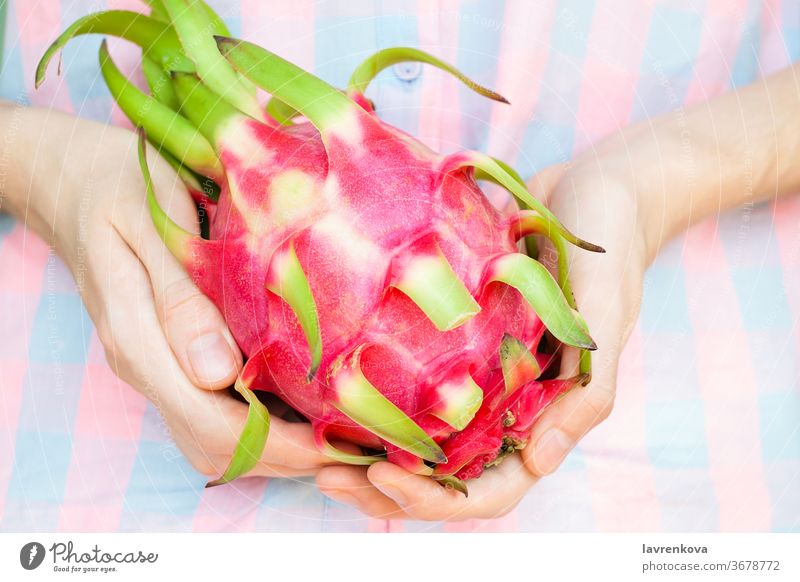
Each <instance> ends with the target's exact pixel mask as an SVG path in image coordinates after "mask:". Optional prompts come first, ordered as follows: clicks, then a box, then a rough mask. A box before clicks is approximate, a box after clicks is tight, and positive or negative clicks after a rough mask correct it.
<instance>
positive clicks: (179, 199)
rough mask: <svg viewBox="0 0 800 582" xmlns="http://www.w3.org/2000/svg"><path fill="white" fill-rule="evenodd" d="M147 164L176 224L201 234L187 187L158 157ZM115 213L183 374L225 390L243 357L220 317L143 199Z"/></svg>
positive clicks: (200, 382)
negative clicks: (175, 254)
mask: <svg viewBox="0 0 800 582" xmlns="http://www.w3.org/2000/svg"><path fill="white" fill-rule="evenodd" d="M149 163H150V164H151V167H152V178H153V185H154V188H155V191H156V194H157V196H158V198H159V203H160V204H161V205H162V207H163V208H164V210H165V211H166V212H167V213H168V214H169V215H170V216H171V217H172V219H173V220H175V221H176V222H178V223H179V224H180V225H181V226H183V227H184V228H186V229H187V230H191V231H194V232H197V228H198V225H197V212H196V210H195V207H194V203H193V202H192V200H191V198H190V196H189V194H188V192H187V190H186V188H185V187H184V185H183V184H182V183H181V182H180V180H179V179H178V178H177V176H176V175H175V173H174V172H172V170H171V168H169V167H168V166H167V164H166V162H164V160H162V159H161V158H159V157H158V156H157V155H151V156H150V157H149ZM142 191H144V185H143V184H142ZM116 210H117V212H116V213H115V216H114V218H117V217H118V218H119V220H114V223H115V225H118V226H117V228H118V230H119V231H120V233H121V234H122V236H123V237H124V239H125V240H126V242H127V243H128V244H129V245H130V246H131V248H132V249H133V250H134V252H135V253H136V254H137V255H138V256H139V258H140V260H141V261H142V263H143V264H144V266H145V268H146V269H147V272H148V273H149V275H150V279H151V281H152V288H153V297H154V299H155V303H156V312H157V314H158V316H159V320H160V321H161V325H162V327H163V328H164V331H165V334H166V336H167V341H168V342H169V344H170V347H171V348H172V351H173V352H174V353H175V356H176V357H177V358H178V361H179V362H180V364H181V367H182V368H183V370H184V372H185V373H186V375H187V376H188V377H189V379H190V380H191V381H192V383H193V384H195V385H197V386H200V387H203V388H207V389H211V390H215V389H221V388H227V387H228V386H230V385H231V384H232V383H233V382H234V381H235V379H236V375H237V373H238V372H239V370H240V368H241V366H242V355H241V352H240V351H239V347H238V346H237V344H236V342H235V341H234V339H233V336H232V335H231V333H230V331H229V330H228V326H227V325H226V323H225V321H224V319H223V317H222V314H221V313H220V312H219V310H218V309H217V308H216V306H215V305H214V304H213V303H212V301H211V300H210V299H209V298H208V297H207V296H206V295H204V294H203V293H202V292H201V291H200V290H199V289H198V288H197V287H196V286H195V284H194V283H193V282H192V280H191V278H190V276H189V274H187V271H186V269H185V268H184V266H183V265H181V264H180V263H179V262H178V261H177V260H176V259H175V258H174V257H173V256H172V255H171V254H170V252H169V251H168V249H167V248H166V246H165V245H164V244H163V242H162V241H161V239H160V238H159V236H158V235H157V233H156V230H155V228H154V227H153V224H152V221H151V219H150V216H149V211H148V210H147V205H146V202H145V198H144V196H141V197H140V198H139V199H136V200H133V199H131V202H130V203H128V204H121V205H120V207H119V208H118V209H116ZM134 216H136V219H134V218H133V217H134Z"/></svg>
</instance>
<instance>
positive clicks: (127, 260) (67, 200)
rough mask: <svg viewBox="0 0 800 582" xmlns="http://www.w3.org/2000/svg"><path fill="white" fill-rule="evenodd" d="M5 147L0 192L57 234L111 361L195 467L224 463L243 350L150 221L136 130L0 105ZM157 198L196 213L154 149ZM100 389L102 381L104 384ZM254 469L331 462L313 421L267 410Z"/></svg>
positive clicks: (236, 410) (177, 214)
mask: <svg viewBox="0 0 800 582" xmlns="http://www.w3.org/2000/svg"><path fill="white" fill-rule="evenodd" d="M0 129H3V130H4V131H3V132H0V133H3V134H4V135H6V136H7V139H6V141H5V143H4V144H3V145H4V149H5V150H6V151H4V152H3V155H5V156H8V158H6V159H11V160H13V163H12V164H11V167H12V168H13V171H12V172H11V173H10V175H9V176H8V177H7V178H8V179H7V180H6V183H5V186H4V191H3V192H2V198H0V201H3V199H5V200H4V204H3V206H2V209H3V210H6V209H7V208H6V207H8V209H10V210H11V212H12V213H13V214H15V215H16V216H17V217H18V218H19V219H20V220H22V221H24V222H25V223H26V225H27V226H28V227H29V228H32V229H33V230H35V231H36V232H37V233H38V234H39V235H40V236H42V237H43V238H44V239H45V241H47V242H48V243H49V244H52V245H53V246H54V247H55V249H56V252H58V254H59V255H60V256H61V258H62V259H63V260H64V261H65V263H66V264H67V266H68V267H69V268H70V270H71V271H72V274H73V276H74V277H75V280H76V283H77V286H78V289H79V291H80V293H81V296H82V298H83V301H84V304H85V305H86V308H87V310H88V312H89V315H90V316H91V318H92V320H93V321H94V324H95V326H96V328H97V333H98V336H99V338H100V341H101V342H102V344H103V346H104V348H105V351H106V356H107V359H108V363H109V365H110V366H111V367H112V368H113V370H114V371H115V372H116V374H117V375H118V376H119V377H120V378H122V379H123V380H124V381H125V382H127V383H128V384H130V385H131V386H133V387H134V388H135V389H136V390H137V391H139V392H141V393H142V394H143V395H145V396H146V397H147V398H148V399H149V400H150V401H151V402H153V404H155V406H156V407H157V408H158V410H159V411H160V413H161V415H162V416H163V418H164V421H165V422H166V424H167V426H168V428H169V430H170V432H171V434H172V437H173V439H174V440H175V442H176V444H177V445H178V447H179V448H180V449H181V451H182V452H183V454H184V455H185V456H186V457H187V459H188V460H189V461H190V463H191V464H192V465H193V466H194V467H195V468H196V469H197V470H198V471H200V472H201V473H203V474H205V475H208V476H212V477H217V476H219V475H220V474H222V472H223V471H224V470H225V468H226V467H227V465H228V462H229V461H230V459H231V455H232V453H233V451H234V448H235V446H236V443H237V441H238V438H239V434H240V433H241V430H242V427H243V426H244V422H245V419H246V417H247V410H248V409H247V405H246V404H243V403H242V402H240V401H238V400H236V399H234V398H233V397H231V396H230V395H229V394H228V393H227V391H225V390H221V389H224V388H227V387H229V386H230V385H231V384H233V382H234V381H235V379H236V376H237V374H238V372H239V370H240V368H241V366H242V355H241V353H240V351H239V348H238V346H237V345H236V342H235V341H234V340H233V337H232V336H231V334H230V331H229V330H228V328H227V326H226V324H225V321H224V319H223V317H222V315H221V314H220V312H219V311H218V310H217V308H216V307H215V306H214V304H213V303H212V302H211V301H210V300H209V299H208V298H207V297H206V296H205V295H203V294H202V293H201V292H200V291H199V290H198V289H197V287H196V286H195V285H194V284H193V283H192V281H191V279H190V278H189V276H188V274H187V273H186V272H185V271H184V269H183V267H182V266H181V265H180V264H179V263H178V261H176V260H175V258H174V257H173V256H172V255H171V254H170V253H169V251H168V250H167V249H166V247H165V246H164V244H163V243H162V241H161V239H160V238H159V236H158V234H157V233H156V230H155V228H154V227H153V224H152V221H151V219H150V215H149V212H148V209H147V204H146V201H145V187H144V182H143V179H142V177H141V173H140V169H139V165H138V159H137V136H136V134H134V133H133V132H130V131H128V130H125V129H121V128H116V127H111V126H105V125H101V124H97V123H94V122H91V121H86V120H82V119H79V118H77V117H72V116H69V115H66V114H63V113H59V112H55V111H49V110H39V109H29V108H23V107H17V106H14V105H10V104H0ZM148 158H149V161H150V166H151V171H152V178H153V183H154V186H155V189H156V192H157V193H158V196H159V198H160V201H161V203H162V205H163V207H164V208H165V209H166V210H167V212H168V213H169V214H170V215H171V216H172V218H173V219H174V220H175V221H176V222H178V223H179V224H181V225H182V226H183V227H184V228H186V229H187V230H190V229H191V230H194V231H195V232H197V229H198V224H197V214H196V211H195V208H194V204H193V202H192V201H191V198H190V197H189V195H188V193H187V191H186V189H185V187H184V186H183V184H182V183H181V182H180V180H179V179H178V178H177V176H176V174H175V173H174V172H173V170H172V168H170V166H169V165H168V164H167V163H166V162H165V161H164V160H163V159H161V158H160V156H158V155H157V154H156V153H155V152H152V153H151V155H150V156H148ZM101 389H102V388H101ZM274 412H275V411H273V416H272V420H271V426H270V434H269V439H268V440H267V447H266V449H265V451H264V453H263V455H262V458H261V461H260V462H259V464H258V465H257V466H256V467H255V468H254V469H253V470H252V471H251V472H250V473H249V474H250V475H262V476H282V477H287V476H302V475H313V474H315V473H316V472H317V470H318V469H319V468H321V467H322V466H323V465H329V464H332V462H331V461H330V459H328V458H327V457H324V456H323V455H321V454H320V453H319V452H318V451H317V448H316V446H315V444H314V439H313V433H312V430H311V426H310V425H309V424H308V423H290V422H287V421H284V420H282V419H281V418H278V417H277V415H275V414H274Z"/></svg>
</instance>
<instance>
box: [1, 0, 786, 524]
mask: <svg viewBox="0 0 800 582" xmlns="http://www.w3.org/2000/svg"><path fill="white" fill-rule="evenodd" d="M0 1H2V0H0ZM211 4H212V5H213V6H214V7H215V8H217V9H218V10H219V11H220V13H221V14H222V15H223V16H224V17H225V19H226V21H227V22H228V24H229V25H230V26H231V28H232V30H233V32H234V34H236V35H240V36H243V37H245V38H248V39H252V40H255V41H257V42H259V43H263V44H265V45H266V46H268V47H270V48H271V49H272V50H274V51H276V52H278V53H279V54H282V55H284V56H286V57H288V58H290V59H292V60H294V61H296V62H297V63H298V64H300V65H302V66H304V67H307V68H310V69H312V70H314V71H316V73H318V74H319V75H321V76H322V77H323V78H325V79H326V80H328V81H331V82H333V83H336V84H338V85H342V84H343V83H344V82H345V80H346V78H347V76H348V74H349V72H350V71H351V70H352V69H353V67H354V66H355V65H356V64H357V63H358V62H359V61H360V60H361V59H363V58H364V57H366V56H367V55H369V54H370V53H372V52H373V51H375V50H376V49H380V48H384V47H389V46H396V45H410V46H416V47H420V48H422V49H425V50H428V51H430V52H432V53H434V54H436V55H439V56H441V57H442V58H444V59H446V60H448V61H451V62H454V63H456V64H457V66H458V67H459V68H461V69H462V70H464V71H465V72H466V73H467V74H468V75H470V76H471V77H472V78H474V79H475V80H477V81H478V82H480V83H482V84H485V85H487V86H489V87H493V88H496V89H498V90H499V91H500V92H501V93H503V94H504V95H506V96H507V97H508V98H509V100H510V101H511V103H512V104H513V105H512V106H511V107H508V106H502V105H499V104H495V103H492V102H489V101H486V100H484V99H481V98H480V97H478V96H476V95H474V94H472V93H471V92H470V91H469V90H468V89H466V88H464V87H462V86H460V85H459V84H458V83H457V82H456V81H454V80H453V79H449V78H447V77H446V76H445V75H443V74H440V73H439V72H438V71H435V70H431V69H428V68H424V69H421V68H418V67H416V66H398V67H395V68H394V69H392V70H388V71H385V72H384V73H382V74H381V75H380V77H379V78H378V80H377V82H376V83H375V84H374V86H373V87H371V89H370V96H371V97H373V98H374V100H375V102H376V103H377V104H378V111H379V113H380V115H381V116H382V117H383V118H384V119H386V120H388V121H390V122H391V123H393V124H396V125H398V126H400V127H402V128H404V129H406V130H407V131H410V132H411V133H414V134H416V135H419V136H421V137H422V138H423V139H425V141H427V142H428V143H429V144H430V145H432V146H433V147H435V148H438V149H441V150H453V149H456V148H471V149H481V150H488V151H489V152H490V153H491V154H493V155H497V156H500V157H502V158H504V159H507V160H509V161H511V162H513V163H514V164H515V166H516V167H517V168H518V169H519V170H520V172H521V173H522V174H523V175H524V176H526V177H530V176H532V175H533V174H534V173H535V172H536V171H537V170H539V169H541V168H543V167H546V166H548V165H550V164H553V163H556V162H561V161H565V160H569V159H570V158H571V157H573V156H574V155H576V154H577V153H579V152H581V151H583V150H585V149H586V148H590V147H591V146H592V144H593V143H594V142H596V141H597V140H598V139H600V138H602V137H603V136H605V135H607V134H608V133H610V132H612V131H614V130H616V129H618V128H620V127H623V126H625V125H627V124H629V123H631V122H633V121H636V120H639V119H643V118H646V117H648V116H653V115H658V114H662V113H667V112H676V111H679V110H680V108H681V107H683V106H685V105H689V104H693V103H698V102H701V101H703V100H705V99H708V98H710V97H713V96H714V95H718V94H720V93H722V92H724V91H726V90H729V89H730V88H732V87H735V86H738V85H741V84H744V83H747V82H748V81H751V80H752V79H754V78H756V77H759V76H761V75H765V74H768V73H770V72H772V71H775V70H778V69H780V68H782V67H785V66H787V65H788V64H789V63H791V62H793V61H794V60H796V59H797V58H798V56H800V5H799V4H798V3H797V2H796V1H795V0H761V1H759V0H536V1H527V0H505V1H502V0H434V1H427V0H426V1H422V0H417V1H413V0H412V1H403V0H382V1H380V2H378V1H376V2H368V1H358V2H352V1H346V0H322V1H319V0H317V1H314V0H271V1H269V2H263V1H262V0H239V1H236V0H216V1H215V0H212V1H211ZM104 7H108V8H130V9H135V10H141V8H142V6H141V5H140V4H139V3H138V2H136V1H135V0H107V1H106V2H103V1H98V0H92V1H91V2H89V1H88V0H86V1H81V0H60V1H59V0H11V1H10V3H9V4H8V6H7V9H8V14H7V23H6V26H7V29H6V35H5V51H4V56H3V69H2V76H1V77H0V96H2V97H3V98H5V99H8V100H15V101H18V102H20V103H30V104H33V105H39V106H53V107H57V108H59V109H63V110H66V111H70V112H73V113H75V114H77V115H81V116H84V117H88V118H93V119H97V120H100V121H103V122H113V123H119V124H124V123H125V121H124V116H122V115H121V113H120V112H119V111H118V110H117V109H116V108H115V107H114V106H113V105H112V102H111V100H110V98H109V95H108V93H107V91H106V90H105V88H104V85H103V83H102V80H101V79H100V77H99V75H98V71H97V65H96V54H97V48H98V45H99V42H100V39H99V38H96V37H94V38H82V39H79V40H77V41H75V42H73V43H72V44H71V45H70V46H69V47H68V48H67V49H66V50H65V51H64V57H63V77H62V79H61V80H60V81H59V80H56V79H55V78H52V79H50V80H49V81H48V82H47V83H46V84H45V86H44V87H43V88H42V89H41V90H40V91H37V92H33V87H32V82H33V71H34V67H35V64H36V62H37V60H38V59H39V57H40V56H41V54H42V52H43V50H44V48H45V47H46V46H47V44H48V43H49V42H50V41H52V39H53V38H55V36H56V35H57V34H58V33H59V32H60V31H61V30H63V29H64V28H65V27H66V26H67V25H68V24H70V23H71V22H72V21H73V20H74V19H76V18H77V17H79V16H81V15H83V14H85V13H88V12H90V11H94V10H97V9H101V8H104ZM112 51H113V52H114V54H115V56H116V57H117V58H118V59H119V61H120V62H121V63H122V64H123V65H124V68H125V70H127V71H129V72H131V73H132V74H134V75H136V76H137V77H136V78H140V77H139V76H138V75H139V73H138V72H136V71H135V66H136V65H135V63H136V56H137V55H136V50H135V49H131V48H130V47H127V46H125V45H124V43H122V42H114V43H113V44H112ZM5 168H6V171H8V169H9V168H10V169H11V171H13V161H12V162H11V164H10V165H5ZM110 194H111V193H110ZM799 319H800V198H797V197H794V198H789V199H786V200H784V201H781V202H780V203H777V204H767V205H762V206H756V207H752V206H749V207H745V208H742V209H739V210H736V211H733V212H729V213H726V214H724V215H722V216H719V217H715V218H712V219H709V220H707V221H705V222H703V223H702V224H699V225H698V226H697V227H695V228H693V229H692V230H691V231H689V232H688V233H686V234H685V235H683V236H681V237H680V238H678V239H677V240H675V241H673V242H672V243H671V244H670V245H669V246H668V247H667V248H665V249H664V251H663V252H662V253H661V255H660V256H659V257H658V259H657V260H656V262H655V264H654V265H653V266H652V268H651V269H650V270H649V272H648V274H647V278H646V285H645V296H644V303H643V306H642V314H641V318H640V320H639V322H638V325H637V326H636V329H635V331H634V333H633V336H632V338H631V340H630V342H629V345H628V347H627V349H626V351H625V353H624V356H623V358H622V364H621V370H620V378H619V395H618V399H617V406H616V408H615V411H614V413H613V414H612V416H611V418H610V419H609V420H608V421H606V422H605V423H604V424H603V425H602V426H601V427H599V428H598V429H597V430H595V431H594V432H593V433H591V434H590V435H589V436H587V437H586V439H585V440H584V441H583V442H582V443H581V444H580V445H579V447H578V449H577V450H576V451H575V452H574V453H573V454H572V455H571V456H570V457H569V458H568V460H567V461H566V462H565V464H564V465H563V466H562V468H561V469H560V470H559V471H558V473H557V474H555V475H553V476H551V477H549V478H546V479H544V480H542V481H541V482H540V483H539V484H538V486H537V487H536V488H535V489H534V490H532V491H531V492H530V494H529V495H528V496H527V497H526V499H525V500H524V501H523V502H522V503H521V505H520V506H519V507H518V508H517V509H516V510H515V511H514V512H512V513H511V514H510V515H508V516H506V517H504V518H502V519H499V520H490V521H477V520H474V521H468V522H464V523H458V524H436V523H434V524H431V523H422V522H405V523H403V522H386V521H381V520H374V519H368V518H366V517H364V516H363V515H361V514H359V513H358V512H357V511H355V510H352V509H350V508H348V507H345V506H343V505H340V504H337V503H335V502H332V501H329V500H327V499H326V498H325V497H324V496H322V495H321V494H320V493H319V492H318V491H317V490H316V489H315V487H314V484H313V481H312V480H308V479H300V480H278V479H273V480H269V481H267V480H258V479H251V480H242V481H239V482H236V483H235V484H234V485H232V486H228V487H220V488H215V489H208V490H206V489H204V488H203V485H204V482H205V480H204V478H203V477H202V476H201V475H199V474H197V473H196V472H194V470H193V469H192V468H191V467H190V466H189V465H188V463H187V462H186V461H185V460H184V459H183V458H182V457H181V456H180V454H179V453H178V451H177V449H176V448H175V446H174V445H173V444H172V442H171V441H170V438H169V435H168V434H167V433H166V430H165V428H164V425H163V423H162V422H161V421H160V419H159V417H158V414H157V412H156V410H155V408H154V407H153V406H152V405H150V404H149V403H148V402H147V401H146V400H144V399H143V398H142V397H141V396H139V395H138V394H137V393H135V392H134V391H133V390H132V389H131V388H130V387H128V386H126V385H124V384H123V383H122V382H121V381H119V380H117V379H116V378H115V377H114V375H113V374H112V373H111V372H110V370H109V368H108V367H107V366H106V363H105V360H104V356H103V350H102V347H101V346H100V344H99V342H98V339H97V336H96V334H95V333H94V331H93V328H92V324H91V321H90V319H89V318H88V316H87V314H86V310H85V309H84V307H83V306H82V304H81V300H80V297H79V296H78V294H77V292H76V289H75V285H74V283H73V281H72V279H71V277H70V275H69V273H68V271H67V269H66V268H65V267H64V266H63V264H62V263H61V262H60V260H59V259H58V258H57V257H56V256H55V255H54V254H53V252H52V251H51V250H50V249H49V248H48V247H47V245H46V244H45V243H43V242H42V241H41V240H39V239H38V238H37V237H36V236H35V235H33V234H31V233H30V232H28V231H26V230H25V228H24V227H23V225H22V224H20V223H19V222H14V221H13V220H12V219H11V218H10V217H9V216H7V215H0V337H2V338H3V339H2V341H0V529H1V530H4V531H24V530H40V531H55V530H58V531H86V530H89V531H93V530H102V531H547V532H550V531H800V364H798V362H800V357H799V356H800V326H798V320H799Z"/></svg>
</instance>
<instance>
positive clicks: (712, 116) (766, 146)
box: [584, 65, 800, 260]
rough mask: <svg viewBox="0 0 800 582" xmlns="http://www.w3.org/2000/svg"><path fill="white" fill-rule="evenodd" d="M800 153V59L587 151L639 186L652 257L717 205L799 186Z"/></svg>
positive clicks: (591, 162) (599, 164)
mask: <svg viewBox="0 0 800 582" xmlns="http://www.w3.org/2000/svg"><path fill="white" fill-rule="evenodd" d="M798 160H800V66H798V65H795V66H794V67H792V68H789V69H786V70H784V71H782V72H781V73H778V74H776V75H773V76H771V77H768V78H766V79H761V80H759V81H757V82H755V83H753V84H751V85H748V86H746V87H743V88H741V89H739V90H738V91H735V92H731V93H728V94H726V95H723V96H721V97H718V98H715V99H712V100H710V101H707V102H705V103H702V104H700V105H697V106H695V107H692V108H690V109H687V110H681V111H677V112H674V113H670V114H667V115H664V116H661V117H658V118H654V119H651V120H647V121H645V122H642V123H639V124H637V125H635V126H632V127H631V128H629V129H626V130H625V131H623V132H621V133H619V134H617V135H615V136H613V137H611V138H609V139H607V140H605V141H603V142H601V143H600V144H599V145H598V147H597V148H596V149H595V150H593V151H592V152H590V153H589V154H587V155H586V156H584V162H586V165H587V166H588V167H592V168H593V171H597V170H599V171H600V172H601V173H602V176H603V177H604V179H605V178H608V179H609V180H612V181H618V180H622V181H624V182H626V183H628V184H630V185H632V187H633V189H634V191H635V192H636V203H637V205H638V209H637V219H638V220H639V221H640V222H641V227H642V229H643V232H644V233H645V237H644V238H645V240H646V246H647V251H646V255H647V257H648V260H651V259H652V258H653V257H654V256H655V255H656V253H657V252H658V250H659V248H660V247H661V246H662V245H663V243H664V242H666V241H667V240H668V239H669V238H671V237H672V236H674V235H675V234H677V233H678V232H680V231H682V230H684V229H686V228H688V227H689V226H691V225H692V224H693V223H695V222H697V221H699V220H701V219H703V218H705V217H707V216H709V215H711V214H713V213H715V212H719V211H723V210H726V209H729V208H733V207H736V206H740V205H742V204H746V203H757V202H761V201H765V200H769V199H773V198H776V197H778V196H781V195H784V194H787V193H792V192H797V191H800V162H799V161H798ZM594 175H595V176H597V175H598V174H594Z"/></svg>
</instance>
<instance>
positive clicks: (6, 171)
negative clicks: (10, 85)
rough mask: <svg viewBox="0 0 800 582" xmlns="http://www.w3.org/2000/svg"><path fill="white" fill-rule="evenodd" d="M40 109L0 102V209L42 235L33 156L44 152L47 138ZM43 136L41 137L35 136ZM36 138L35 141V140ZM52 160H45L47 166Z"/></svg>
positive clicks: (39, 186)
mask: <svg viewBox="0 0 800 582" xmlns="http://www.w3.org/2000/svg"><path fill="white" fill-rule="evenodd" d="M41 117H42V112H41V111H40V110H36V109H32V108H29V107H25V106H22V105H20V104H19V103H13V102H0V135H3V136H4V137H3V140H2V143H0V211H2V212H8V213H10V214H11V215H12V216H14V217H16V218H17V219H18V220H20V221H23V222H24V223H25V224H26V226H28V227H30V228H31V229H33V230H35V231H36V232H37V233H38V234H39V235H40V236H43V237H45V235H46V233H45V230H46V222H45V221H44V219H43V212H42V209H41V208H40V206H41V201H42V200H43V194H44V192H43V186H44V184H43V179H42V178H43V177H42V176H37V175H36V172H35V171H34V170H35V164H36V158H37V157H41V156H42V155H44V156H46V157H48V158H49V157H50V156H49V154H47V149H48V147H49V146H47V145H46V144H48V143H49V141H50V140H48V139H46V138H45V136H44V135H43V134H42V132H41V130H40V129H41V127H43V123H42V120H41ZM39 138H45V139H43V140H42V139H39ZM37 140H38V142H37ZM54 161H55V160H50V159H47V160H45V165H47V166H48V167H57V166H54V165H53V163H52V162H54Z"/></svg>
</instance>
